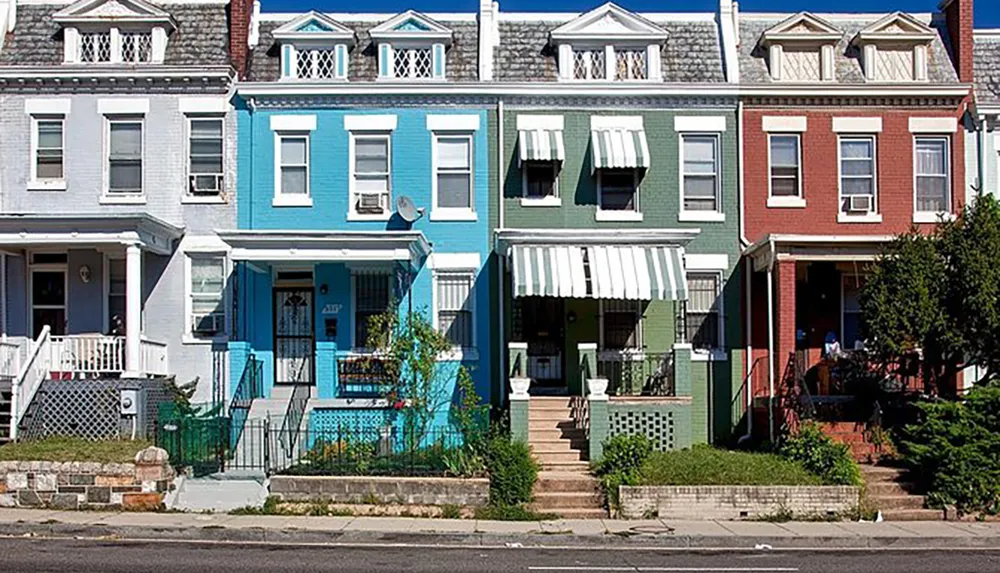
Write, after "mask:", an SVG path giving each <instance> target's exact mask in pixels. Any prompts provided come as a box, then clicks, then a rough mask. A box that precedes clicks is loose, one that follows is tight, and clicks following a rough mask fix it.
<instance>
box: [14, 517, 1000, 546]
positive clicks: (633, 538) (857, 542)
mask: <svg viewBox="0 0 1000 573" xmlns="http://www.w3.org/2000/svg"><path fill="white" fill-rule="evenodd" d="M0 536H4V537H52V538H91V539H98V538H99V539H120V540H134V541H140V540H155V541H178V542H183V541H194V542H220V543H263V544H284V545H291V544H337V545H366V544H371V545H383V546H384V545H436V546H452V547H515V548H519V547H524V548H562V547H576V548H595V549H600V548H607V549H617V548H621V549H628V548H635V549H654V548H655V549H693V550H707V549H728V550H755V549H757V550H762V549H763V550H766V549H773V550H781V549H838V550H849V549H859V550H871V549H889V550H893V549H898V550H904V549H949V550H955V549H996V548H998V547H1000V536H992V535H991V536H973V535H970V536H962V537H955V536H913V537H896V536H884V537H862V536H828V537H823V536H742V535H740V536H735V535H729V536H713V535H706V536H695V535H673V534H669V533H663V534H629V535H618V534H612V533H606V534H600V535H572V534H569V533H549V534H546V533H515V534H501V533H489V532H471V533H450V532H390V531H358V530H350V531H334V530H304V529H294V528H285V529H276V528H264V527H239V528H227V527H225V526H215V525H208V526H203V527H179V526H135V525H106V524H86V525H79V524H70V523H60V522H57V521H51V522H27V521H22V522H7V523H2V524H0Z"/></svg>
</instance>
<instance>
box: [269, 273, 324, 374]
mask: <svg viewBox="0 0 1000 573" xmlns="http://www.w3.org/2000/svg"><path fill="white" fill-rule="evenodd" d="M314 314H315V309H314V308H313V291H312V289H311V288H297V287H296V288H277V289H274V382H275V384H313V383H314V381H315V353H314V349H315V344H314V338H315V331H314V329H313V325H314V321H313V316H314Z"/></svg>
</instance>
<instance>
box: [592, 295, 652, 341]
mask: <svg viewBox="0 0 1000 573" xmlns="http://www.w3.org/2000/svg"><path fill="white" fill-rule="evenodd" d="M601 341H602V344H601V346H602V350H641V349H642V302H641V301H638V300H602V301H601Z"/></svg>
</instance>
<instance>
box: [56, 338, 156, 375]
mask: <svg viewBox="0 0 1000 573" xmlns="http://www.w3.org/2000/svg"><path fill="white" fill-rule="evenodd" d="M51 353H52V358H51V361H52V371H53V374H54V376H59V375H63V376H72V377H78V376H80V375H83V376H88V375H101V374H121V373H123V372H125V371H126V370H127V369H128V368H127V363H126V360H125V353H126V343H125V337H124V336H105V335H100V334H76V335H71V336H53V337H52V345H51ZM137 374H145V375H153V376H165V375H167V374H169V372H168V371H167V345H166V343H163V342H154V341H152V340H146V339H142V340H141V341H140V342H139V372H138V373H137Z"/></svg>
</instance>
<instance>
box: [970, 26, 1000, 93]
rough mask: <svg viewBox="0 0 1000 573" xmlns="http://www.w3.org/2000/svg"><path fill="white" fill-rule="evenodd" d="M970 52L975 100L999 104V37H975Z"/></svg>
mask: <svg viewBox="0 0 1000 573" xmlns="http://www.w3.org/2000/svg"><path fill="white" fill-rule="evenodd" d="M972 53H973V69H974V71H975V81H976V101H977V102H979V103H981V104H987V105H1000V37H998V36H993V37H975V47H974V48H973V51H972Z"/></svg>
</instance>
